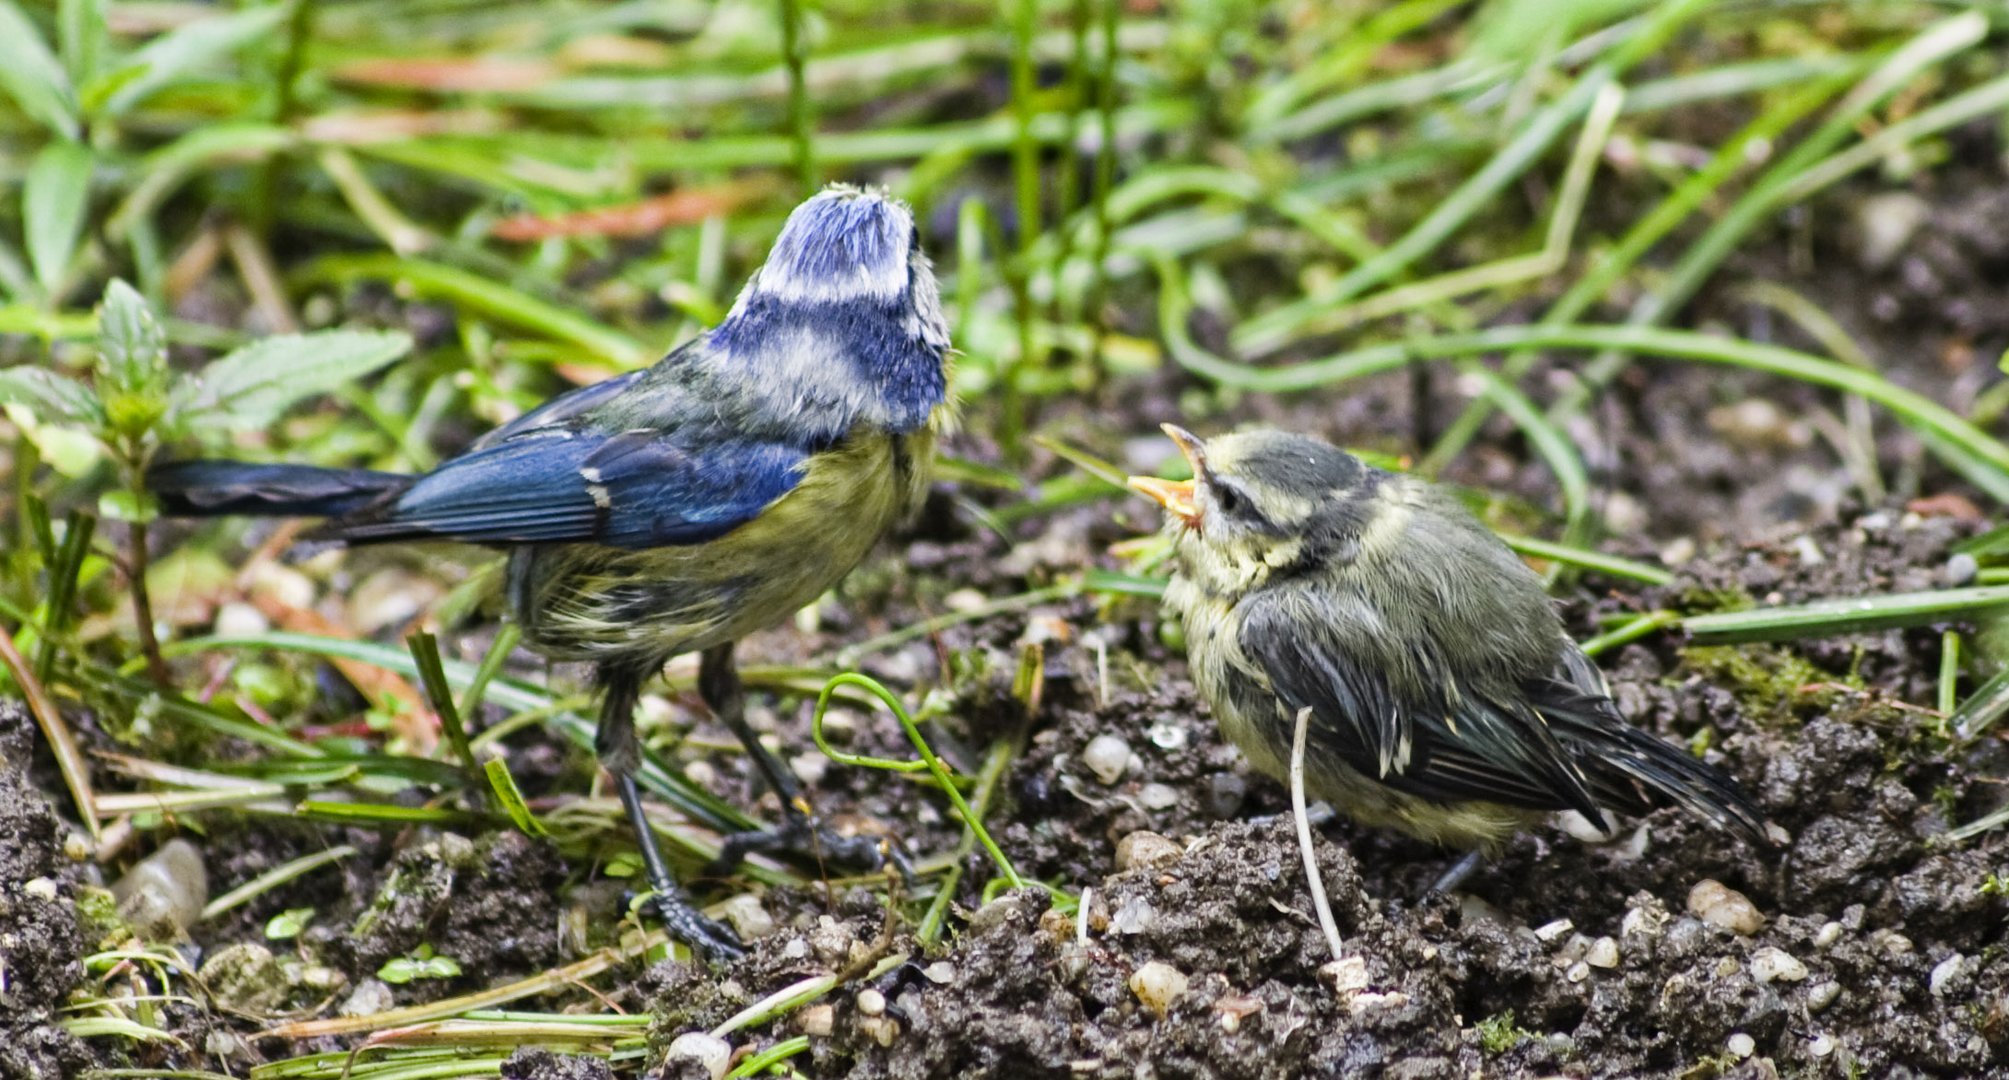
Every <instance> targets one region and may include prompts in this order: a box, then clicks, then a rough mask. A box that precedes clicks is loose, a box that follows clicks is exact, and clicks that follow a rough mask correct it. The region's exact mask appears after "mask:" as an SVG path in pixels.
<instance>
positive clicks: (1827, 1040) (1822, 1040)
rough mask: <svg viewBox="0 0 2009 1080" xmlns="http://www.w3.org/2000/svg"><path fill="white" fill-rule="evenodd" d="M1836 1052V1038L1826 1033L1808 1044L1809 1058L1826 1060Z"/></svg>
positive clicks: (1817, 1036) (1815, 1037)
mask: <svg viewBox="0 0 2009 1080" xmlns="http://www.w3.org/2000/svg"><path fill="white" fill-rule="evenodd" d="M1834 1052H1835V1037H1834V1036H1833V1035H1830V1034H1828V1033H1827V1032H1825V1031H1824V1032H1822V1033H1820V1034H1819V1035H1816V1036H1814V1038H1813V1041H1811V1042H1809V1043H1807V1056H1808V1057H1816V1058H1824V1057H1827V1056H1828V1055H1829V1054H1832V1053H1834Z"/></svg>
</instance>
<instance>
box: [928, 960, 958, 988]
mask: <svg viewBox="0 0 2009 1080" xmlns="http://www.w3.org/2000/svg"><path fill="white" fill-rule="evenodd" d="M921 974H922V975H923V976H925V977H926V978H927V980H928V981H929V982H931V983H934V984H935V985H936V986H948V985H949V984H951V983H953V982H955V981H956V965H954V964H951V963H949V962H948V961H947V960H937V961H935V962H934V963H932V964H929V965H928V966H927V967H924V968H922V969H921Z"/></svg>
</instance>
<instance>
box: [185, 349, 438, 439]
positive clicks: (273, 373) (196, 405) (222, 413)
mask: <svg viewBox="0 0 2009 1080" xmlns="http://www.w3.org/2000/svg"><path fill="white" fill-rule="evenodd" d="M411 347H412V339H411V337H410V336H408V335H406V334H402V333H394V332H393V333H378V332H374V331H364V330H326V331H322V332H320V333H317V334H281V335H279V336H276V337H269V338H266V339H264V340H263V341H257V342H253V343H252V344H250V345H246V346H245V347H243V348H241V349H238V350H237V351H235V352H233V353H231V354H230V355H228V356H225V357H223V358H222V359H220V360H217V361H216V362H214V363H212V364H210V365H209V366H208V367H206V368H203V369H202V372H201V374H199V375H197V376H195V378H194V379H192V380H190V381H189V382H188V383H184V384H183V385H184V386H186V387H188V388H189V390H188V395H189V396H188V399H187V400H186V402H185V403H184V406H185V408H187V409H188V410H190V411H192V412H194V413H198V414H204V419H210V420H216V421H221V422H223V423H226V424H229V425H230V426H232V427H239V428H258V427H264V426H266V425H268V424H270V423H271V422H272V421H274V420H276V419H278V417H279V414H280V413H282V412H284V411H285V410H286V408H287V407H288V406H290V405H292V404H293V403H294V402H296V401H299V400H300V399H302V398H306V397H310V396H312V395H315V394H324V393H327V392H328V391H330V390H334V389H337V388H339V387H341V386H343V385H345V384H347V383H348V382H350V381H351V380H354V379H359V378H362V377H363V376H365V375H368V374H369V373H371V372H373V371H375V370H377V369H378V368H380V367H383V366H384V365H385V364H388V363H390V362H391V361H393V360H396V359H397V358H398V357H400V356H403V355H404V354H405V353H407V352H409V351H410V350H411Z"/></svg>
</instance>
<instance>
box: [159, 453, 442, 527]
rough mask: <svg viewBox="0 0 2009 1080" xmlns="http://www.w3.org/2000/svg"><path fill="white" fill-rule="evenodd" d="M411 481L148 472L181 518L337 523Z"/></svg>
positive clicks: (173, 468) (277, 469) (295, 469)
mask: <svg viewBox="0 0 2009 1080" xmlns="http://www.w3.org/2000/svg"><path fill="white" fill-rule="evenodd" d="M411 483H412V477H409V476H406V475H404V474H402V473H388V472H374V471H372V470H369V469H321V468H316V467H314V466H312V465H253V464H248V463H246V462H241V461H175V462H170V463H168V464H165V465H157V466H155V467H153V468H152V469H149V470H147V475H146V484H147V489H148V490H149V491H152V492H153V494H154V497H155V498H157V499H159V500H160V505H161V510H162V511H163V512H164V513H167V514H170V515H175V516H180V517H219V516H222V515H226V514H248V515H251V516H254V517H339V516H341V515H343V514H348V513H353V512H355V511H357V510H360V509H363V508H364V507H367V506H370V505H371V504H373V503H376V502H378V501H379V500H383V499H390V498H396V497H397V495H398V494H399V493H400V492H402V491H404V490H405V489H406V488H407V487H410V486H411Z"/></svg>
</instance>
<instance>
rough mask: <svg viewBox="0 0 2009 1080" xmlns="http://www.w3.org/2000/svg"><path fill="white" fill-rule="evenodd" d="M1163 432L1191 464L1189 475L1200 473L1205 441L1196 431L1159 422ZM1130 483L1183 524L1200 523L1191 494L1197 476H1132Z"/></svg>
mask: <svg viewBox="0 0 2009 1080" xmlns="http://www.w3.org/2000/svg"><path fill="white" fill-rule="evenodd" d="M1159 427H1160V428H1162V429H1163V430H1164V432H1165V434H1166V435H1168V436H1170V437H1171V439H1172V441H1173V442H1175V443H1177V444H1179V452H1180V453H1181V454H1184V455H1186V462H1187V464H1189V465H1191V466H1193V475H1194V476H1195V477H1200V476H1204V475H1206V472H1207V444H1206V443H1204V442H1201V441H1200V437H1199V436H1198V435H1195V434H1193V433H1192V432H1190V431H1187V430H1186V429H1185V428H1182V427H1180V426H1178V425H1177V424H1160V425H1159ZM1129 483H1130V486H1131V487H1132V488H1133V489H1135V490H1136V491H1139V492H1142V493H1143V494H1145V495H1149V496H1150V497H1151V498H1153V499H1155V500H1157V502H1158V505H1160V506H1163V507H1164V508H1165V512H1166V513H1169V514H1171V515H1173V516H1174V517H1177V518H1178V519H1179V520H1181V521H1183V522H1185V523H1186V524H1187V525H1198V524H1200V504H1199V502H1198V500H1196V499H1195V498H1194V490H1193V489H1194V485H1195V484H1196V483H1197V480H1162V479H1159V478H1158V477H1156V476H1133V477H1131V478H1130V481H1129Z"/></svg>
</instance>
